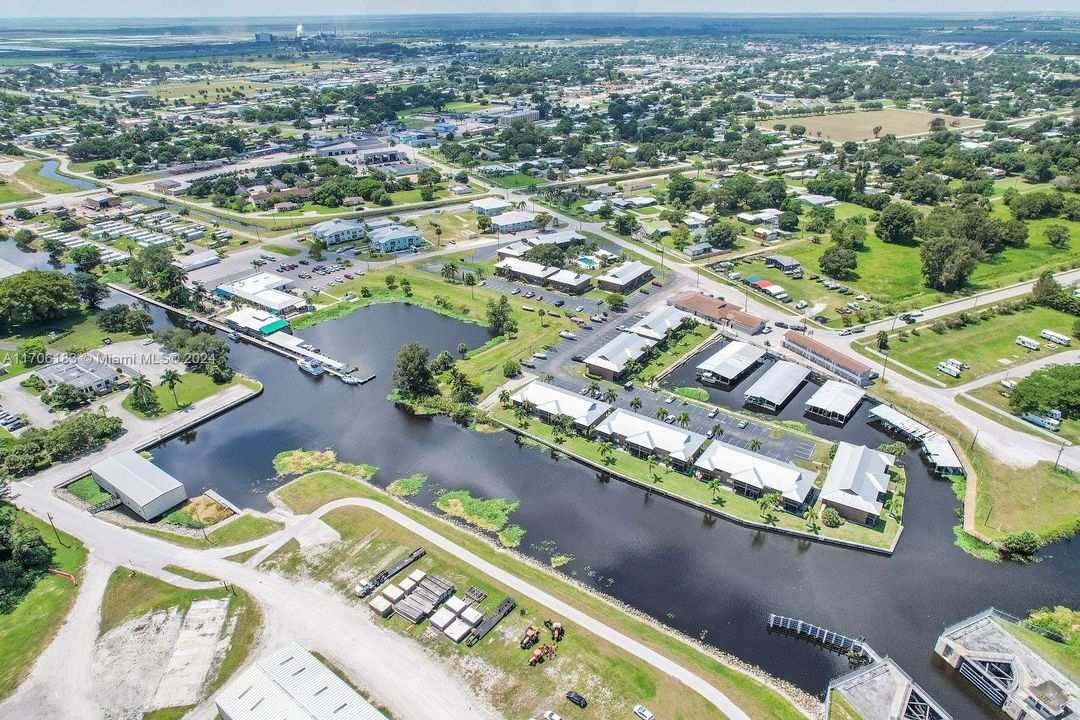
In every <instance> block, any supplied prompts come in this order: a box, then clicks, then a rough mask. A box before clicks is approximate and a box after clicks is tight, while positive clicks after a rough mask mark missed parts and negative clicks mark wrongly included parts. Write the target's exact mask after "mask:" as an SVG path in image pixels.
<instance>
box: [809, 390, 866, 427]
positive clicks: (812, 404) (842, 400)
mask: <svg viewBox="0 0 1080 720" xmlns="http://www.w3.org/2000/svg"><path fill="white" fill-rule="evenodd" d="M864 397H866V393H865V392H863V391H862V390H861V389H860V388H857V387H855V386H854V385H848V384H847V383H842V382H840V381H839V380H826V381H825V384H824V385H822V386H821V387H820V388H818V390H817V392H815V393H814V394H813V395H811V396H810V399H809V400H807V401H806V411H807V412H809V413H813V414H815V415H821V416H822V417H825V418H828V419H829V420H838V421H840V422H845V421H846V420H847V419H848V418H849V417H851V414H852V413H853V412H855V408H857V407H858V406H859V403H861V402H862V399H863V398H864Z"/></svg>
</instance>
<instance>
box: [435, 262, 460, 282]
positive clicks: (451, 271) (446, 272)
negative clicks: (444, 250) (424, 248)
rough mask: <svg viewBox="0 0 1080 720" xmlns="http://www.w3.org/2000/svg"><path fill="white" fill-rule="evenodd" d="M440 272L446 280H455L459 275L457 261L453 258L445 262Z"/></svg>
mask: <svg viewBox="0 0 1080 720" xmlns="http://www.w3.org/2000/svg"><path fill="white" fill-rule="evenodd" d="M439 274H440V275H442V276H443V279H444V280H449V281H451V282H453V281H454V278H456V277H457V263H455V262H454V261H453V260H451V261H449V262H445V263H443V266H442V269H441V270H439Z"/></svg>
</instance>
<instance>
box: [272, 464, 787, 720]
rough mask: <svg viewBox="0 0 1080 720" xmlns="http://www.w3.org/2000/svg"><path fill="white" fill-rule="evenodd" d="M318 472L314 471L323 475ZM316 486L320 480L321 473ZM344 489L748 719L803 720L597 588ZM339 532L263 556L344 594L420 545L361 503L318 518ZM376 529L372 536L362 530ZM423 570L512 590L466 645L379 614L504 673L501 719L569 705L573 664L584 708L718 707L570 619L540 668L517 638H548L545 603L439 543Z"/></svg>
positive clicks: (500, 594) (448, 651)
mask: <svg viewBox="0 0 1080 720" xmlns="http://www.w3.org/2000/svg"><path fill="white" fill-rule="evenodd" d="M320 474H321V473H320ZM307 482H308V478H301V479H300V480H298V481H296V482H295V483H294V485H299V486H302V485H304V484H305V483H307ZM316 485H318V486H325V482H324V481H323V480H322V479H319V480H318V481H317V482H316ZM345 487H346V488H348V489H351V490H352V492H351V495H353V496H356V497H366V498H370V499H377V500H379V501H381V502H383V503H385V504H387V505H389V506H391V507H394V508H395V509H398V510H399V511H401V512H403V513H405V514H406V515H408V516H409V517H411V518H413V519H415V520H417V521H418V522H420V523H422V524H424V525H426V526H428V527H430V528H432V529H435V530H436V531H438V532H439V533H440V534H442V535H444V536H445V537H447V538H448V539H450V540H452V541H453V542H455V543H457V544H459V545H461V546H463V547H464V548H466V549H467V550H469V551H471V552H473V553H475V554H477V555H479V556H480V557H482V558H483V559H484V560H487V561H489V562H491V563H493V564H495V565H497V566H499V567H501V568H503V569H505V570H507V571H509V572H512V573H513V574H514V575H516V576H518V577H520V578H522V579H524V580H526V581H528V582H530V583H534V584H537V585H540V586H542V587H544V589H545V590H546V591H548V592H550V593H551V594H553V595H555V596H556V597H558V598H560V599H561V600H564V601H566V602H570V603H572V604H574V605H575V606H577V607H579V608H581V609H582V610H584V611H585V612H588V613H589V614H590V615H592V616H593V617H596V618H597V619H599V620H602V621H603V622H605V623H608V624H609V625H611V626H613V627H615V628H617V629H618V630H620V631H622V632H624V633H627V634H628V635H630V636H631V637H634V638H635V639H638V640H640V641H641V642H644V643H645V644H647V645H649V646H650V647H652V648H654V649H656V650H657V651H658V652H661V653H663V654H664V655H666V656H668V657H670V658H672V659H673V660H675V661H677V662H679V663H681V664H683V665H685V666H686V667H688V668H691V669H693V671H694V672H696V673H700V674H701V675H702V677H704V678H705V679H706V680H707V681H709V682H710V683H712V684H714V685H715V686H716V687H717V688H718V689H720V690H721V691H722V692H724V693H726V694H728V695H729V696H730V697H731V698H732V699H733V700H734V701H735V702H737V703H738V704H739V706H740V707H742V708H743V709H744V710H745V711H746V712H747V713H748V714H749V715H750V716H751V717H754V718H785V719H786V718H792V719H794V718H800V717H801V715H800V714H799V713H798V711H796V710H795V709H794V708H793V707H792V706H791V705H790V704H789V703H788V702H787V701H786V700H784V699H783V698H782V697H781V696H779V695H777V694H776V693H774V692H773V691H772V690H769V689H767V688H765V687H763V686H762V685H760V684H758V683H757V682H756V681H754V680H752V679H750V678H749V677H747V676H745V675H742V674H741V673H737V672H735V671H733V670H731V669H729V668H727V667H726V666H724V665H722V664H721V663H720V662H719V661H717V660H716V659H714V658H712V657H710V656H707V655H705V654H703V653H701V652H700V651H698V650H697V649H695V648H694V647H692V646H691V645H689V644H686V643H685V642H683V641H682V640H680V639H678V638H676V637H672V636H670V635H668V634H667V633H663V632H660V631H658V630H656V629H655V628H653V627H652V626H651V625H647V624H646V623H644V622H642V621H640V620H638V619H636V618H634V617H632V616H630V615H628V614H626V613H625V612H623V611H622V610H620V609H619V608H617V607H615V606H613V605H610V604H608V603H607V602H605V601H604V600H602V599H600V598H599V597H596V596H594V595H591V594H588V593H585V592H583V591H582V590H579V589H577V588H575V587H573V586H571V585H569V584H567V583H565V582H563V581H562V580H560V579H559V578H558V577H557V576H555V575H553V574H551V573H550V572H548V571H545V570H543V569H541V568H539V567H536V566H533V565H527V564H525V563H522V562H520V561H519V560H517V559H516V558H515V557H514V556H513V555H510V554H507V553H505V552H497V551H496V550H494V548H492V546H491V545H489V544H488V543H486V542H484V541H483V540H481V539H479V538H478V537H476V536H475V535H472V534H470V533H467V532H466V531H463V530H460V529H458V528H456V527H453V526H452V525H449V524H448V523H444V522H442V521H440V520H438V519H435V518H432V517H431V516H429V515H426V514H423V513H420V512H419V511H417V510H414V509H412V508H410V507H408V506H407V505H403V504H400V503H398V502H396V501H394V500H392V499H390V498H388V497H386V496H385V495H384V494H382V493H380V492H379V491H377V490H375V489H374V488H372V487H370V486H368V485H367V484H365V483H362V482H358V481H355V480H350V481H349V484H348V485H346V486H345ZM324 520H325V522H327V523H328V524H329V525H330V526H331V527H333V528H334V529H335V530H337V531H338V532H339V533H340V534H341V536H342V541H341V542H340V543H337V544H336V545H335V546H333V547H331V548H329V549H328V550H327V551H326V552H324V553H320V554H319V556H318V557H317V558H312V557H309V558H305V557H304V556H302V555H301V554H300V553H298V552H296V550H297V549H298V546H297V545H295V544H293V547H291V548H290V547H288V546H286V548H283V550H282V551H279V552H278V553H275V555H274V556H273V557H272V558H271V559H270V560H268V561H267V563H265V564H264V567H274V568H277V569H278V570H279V571H280V572H283V573H285V574H288V575H306V576H310V577H313V578H316V579H320V580H323V581H326V582H330V583H332V584H334V585H335V586H336V587H338V589H339V590H340V591H341V592H343V593H347V592H349V589H350V588H349V587H348V584H349V583H348V580H347V578H355V577H356V576H357V574H364V573H369V571H371V570H374V569H376V568H377V567H381V566H382V565H383V564H384V563H385V562H387V561H388V560H389V559H390V558H393V557H397V556H398V555H400V554H401V553H403V552H405V551H406V550H409V549H412V548H413V547H415V546H416V545H419V544H422V543H421V541H420V539H419V538H418V537H416V536H415V535H413V534H412V533H410V532H409V531H407V530H405V529H403V528H401V527H400V526H399V525H397V524H396V523H394V522H392V521H390V520H388V519H386V518H384V517H383V516H382V515H380V514H377V513H375V512H373V511H371V510H368V509H365V508H341V509H339V510H335V511H334V512H332V513H329V514H327V515H326V516H325V517H324ZM368 537H373V538H374V539H371V540H370V541H369V542H364V539H365V538H368ZM418 566H419V567H420V568H421V569H423V570H425V571H427V572H435V573H438V574H440V575H443V576H445V577H447V578H448V579H450V580H451V581H453V582H454V583H455V584H457V585H458V587H467V586H469V585H476V586H477V587H479V588H480V589H482V590H484V591H485V592H487V593H488V598H487V599H486V600H485V601H484V603H483V604H482V605H481V606H480V610H481V611H487V610H489V609H491V608H493V607H494V606H495V605H497V604H498V603H499V602H500V601H501V600H502V599H503V598H504V597H506V596H508V595H509V596H511V597H515V598H516V599H517V600H519V602H521V604H520V605H519V607H520V608H521V609H523V610H524V612H525V615H524V616H521V615H520V614H519V613H517V612H515V613H513V614H511V615H510V616H509V617H508V618H507V619H505V620H504V621H503V622H502V623H501V624H500V625H499V627H498V628H496V630H495V631H494V632H492V633H491V634H490V635H488V637H487V638H485V640H484V641H482V642H481V643H479V644H477V645H476V646H474V647H472V648H469V647H467V646H465V645H460V646H458V645H454V644H453V643H451V642H449V641H448V640H446V639H445V638H443V637H442V636H441V635H435V636H433V637H426V638H425V637H422V636H423V634H424V632H425V630H427V626H426V624H421V625H419V626H406V625H405V624H404V623H402V622H401V620H400V619H399V618H391V619H390V620H387V621H383V620H378V619H376V622H380V623H384V624H386V625H388V626H390V627H391V628H392V629H393V630H394V631H396V632H403V633H406V634H408V635H410V636H412V637H414V638H416V640H417V642H421V643H423V644H424V645H425V647H427V648H428V649H429V650H430V651H431V652H434V653H436V654H437V655H439V656H441V657H445V658H447V659H449V660H457V659H459V658H460V659H461V660H462V661H468V660H469V659H470V658H472V657H477V658H480V659H482V660H483V661H484V662H485V663H487V664H489V665H491V666H493V667H495V668H497V669H498V670H499V671H501V675H500V677H501V680H500V682H499V683H498V684H496V685H493V686H492V687H491V689H489V690H488V691H487V692H486V694H487V695H488V697H489V698H490V699H491V701H492V702H493V703H494V704H495V706H496V707H498V708H499V711H500V713H501V714H502V715H503V716H505V717H525V716H527V715H530V714H532V715H534V716H538V713H539V711H540V710H542V709H548V708H551V709H554V710H555V711H556V712H560V713H563V712H566V713H568V706H567V703H566V701H565V699H564V698H563V693H564V692H565V687H563V685H564V684H565V683H564V682H563V681H560V680H559V677H560V674H559V673H558V672H557V671H555V670H554V669H557V668H563V667H567V666H572V667H574V668H575V672H576V673H577V674H578V677H579V683H580V684H579V689H580V690H582V692H583V693H584V694H585V695H586V696H588V697H589V698H590V700H591V701H592V702H591V706H594V707H596V708H598V709H600V710H601V714H603V715H605V716H609V717H623V716H626V717H629V714H630V708H631V707H632V706H633V704H635V703H637V702H643V703H645V704H646V705H649V706H651V707H663V708H665V710H667V711H668V713H669V714H670V715H671V716H672V717H694V718H710V717H721V716H720V715H718V714H717V712H716V710H715V708H713V707H711V706H709V705H708V704H707V703H706V702H704V700H703V699H702V698H701V697H700V696H698V695H697V694H695V693H693V692H689V691H687V689H686V688H685V686H683V685H681V684H679V683H677V682H675V681H673V680H672V679H671V678H670V677H669V676H667V675H665V674H663V673H660V672H657V671H656V670H654V669H652V668H651V667H650V666H647V665H644V664H643V663H641V662H640V661H638V660H636V659H634V658H632V657H630V656H628V655H627V654H626V653H624V651H622V650H621V649H619V648H618V647H615V646H613V645H611V644H609V643H607V642H605V641H603V640H600V639H599V638H596V637H594V636H592V635H591V634H589V633H587V632H584V631H583V630H581V629H580V628H578V627H576V626H574V625H569V626H567V628H566V631H567V634H566V637H565V639H564V640H563V642H562V643H560V645H559V652H558V658H557V659H556V660H555V662H554V669H550V670H549V671H548V672H544V671H543V670H542V669H541V668H529V667H528V665H527V664H526V662H525V661H526V659H527V653H526V652H525V651H523V650H521V649H520V648H519V647H518V640H519V639H520V635H521V633H522V632H524V630H525V628H526V627H527V626H528V625H530V624H533V625H536V626H537V627H540V628H541V630H542V632H543V633H544V634H545V637H546V630H544V629H543V626H542V624H541V623H542V621H543V619H545V618H548V617H553V616H552V614H551V613H550V611H549V610H547V609H545V608H543V607H540V606H537V605H536V604H535V603H532V602H529V601H528V600H524V599H523V598H521V597H520V596H519V595H518V594H516V593H512V592H509V590H508V588H506V587H503V586H502V585H500V584H499V583H497V582H495V581H493V580H492V579H491V578H489V577H487V576H486V575H483V574H482V573H480V572H479V571H477V570H475V569H474V568H472V567H471V566H469V565H467V564H464V563H462V562H461V561H459V560H457V559H456V558H454V557H453V556H451V555H449V554H448V553H444V552H442V551H440V550H438V549H437V548H430V547H429V549H428V554H427V555H426V556H425V557H424V558H423V559H422V560H421V561H420V563H419V565H418Z"/></svg>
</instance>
